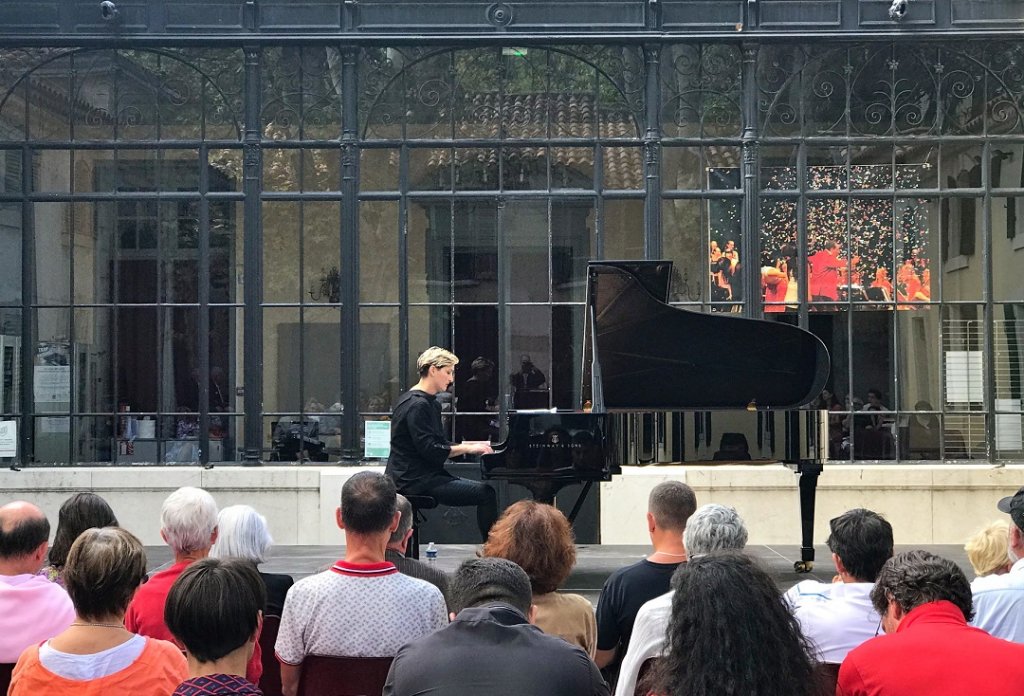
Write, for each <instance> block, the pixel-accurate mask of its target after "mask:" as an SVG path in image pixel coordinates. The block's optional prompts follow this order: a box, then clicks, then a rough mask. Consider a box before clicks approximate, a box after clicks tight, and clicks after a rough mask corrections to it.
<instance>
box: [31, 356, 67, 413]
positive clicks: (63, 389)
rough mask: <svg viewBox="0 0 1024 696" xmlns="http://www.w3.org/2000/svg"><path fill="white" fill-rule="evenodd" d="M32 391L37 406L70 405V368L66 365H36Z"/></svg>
mask: <svg viewBox="0 0 1024 696" xmlns="http://www.w3.org/2000/svg"><path fill="white" fill-rule="evenodd" d="M32 391H33V394H34V395H35V399H36V403H37V404H45V403H70V401H71V368H70V367H69V366H67V365H36V369H35V384H34V385H33V389H32Z"/></svg>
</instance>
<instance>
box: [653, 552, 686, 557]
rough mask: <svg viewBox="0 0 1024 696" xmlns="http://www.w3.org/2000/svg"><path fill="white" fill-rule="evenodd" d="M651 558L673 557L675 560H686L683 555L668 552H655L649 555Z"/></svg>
mask: <svg viewBox="0 0 1024 696" xmlns="http://www.w3.org/2000/svg"><path fill="white" fill-rule="evenodd" d="M651 555H652V556H675V557H676V558H686V554H685V553H670V552H668V551H655V552H654V553H652V554H651Z"/></svg>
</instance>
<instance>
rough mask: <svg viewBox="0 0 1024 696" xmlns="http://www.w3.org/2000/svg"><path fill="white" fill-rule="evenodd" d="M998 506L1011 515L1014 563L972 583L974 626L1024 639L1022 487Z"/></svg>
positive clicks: (1008, 637)
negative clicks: (1008, 569) (1001, 573)
mask: <svg viewBox="0 0 1024 696" xmlns="http://www.w3.org/2000/svg"><path fill="white" fill-rule="evenodd" d="M997 507H998V508H999V509H1000V510H1001V511H1002V512H1005V513H1008V514H1009V515H1010V520H1011V521H1012V524H1011V525H1010V541H1009V549H1008V551H1009V554H1010V560H1011V561H1013V565H1012V566H1011V567H1010V572H1009V573H1006V574H1004V575H986V576H985V577H982V578H976V579H975V581H974V582H972V583H971V592H972V593H973V594H974V612H975V616H974V620H973V621H972V622H971V623H972V624H973V625H974V626H977V627H978V628H982V629H984V630H986V631H988V632H989V633H991V634H992V635H994V636H996V637H997V638H1003V639H1004V640H1012V641H1013V642H1015V643H1024V487H1022V488H1021V489H1019V490H1018V491H1017V492H1016V493H1015V494H1014V495H1012V496H1009V497H1007V498H1003V499H1002V500H1000V501H999V504H998V505H997Z"/></svg>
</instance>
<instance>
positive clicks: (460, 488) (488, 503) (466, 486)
mask: <svg viewBox="0 0 1024 696" xmlns="http://www.w3.org/2000/svg"><path fill="white" fill-rule="evenodd" d="M423 494H424V495H429V496H430V497H432V498H434V499H435V500H436V501H437V502H439V503H440V504H441V505H451V506H453V507H462V506H466V505H476V524H477V526H478V527H479V528H480V536H481V537H483V540H484V541H487V533H488V532H490V531H491V526H492V525H493V524H494V521H495V520H497V519H498V494H497V493H495V492H494V489H493V488H491V487H490V486H488V485H487V484H486V483H481V482H480V481H471V480H469V479H463V478H457V479H452V480H451V481H446V482H445V483H442V484H440V485H437V486H434V487H433V488H431V489H430V490H427V491H423Z"/></svg>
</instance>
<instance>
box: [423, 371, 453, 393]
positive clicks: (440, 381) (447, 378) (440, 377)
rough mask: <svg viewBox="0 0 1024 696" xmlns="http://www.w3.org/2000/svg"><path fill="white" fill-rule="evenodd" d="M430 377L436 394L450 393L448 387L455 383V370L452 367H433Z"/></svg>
mask: <svg viewBox="0 0 1024 696" xmlns="http://www.w3.org/2000/svg"><path fill="white" fill-rule="evenodd" d="M428 375H429V376H430V379H431V381H432V382H433V386H434V388H435V389H436V390H437V391H435V392H434V393H435V394H437V393H440V392H443V391H448V387H449V386H450V385H451V383H452V382H454V381H455V368H454V367H453V366H452V365H448V366H446V367H434V366H431V367H430V372H429V373H428Z"/></svg>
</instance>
